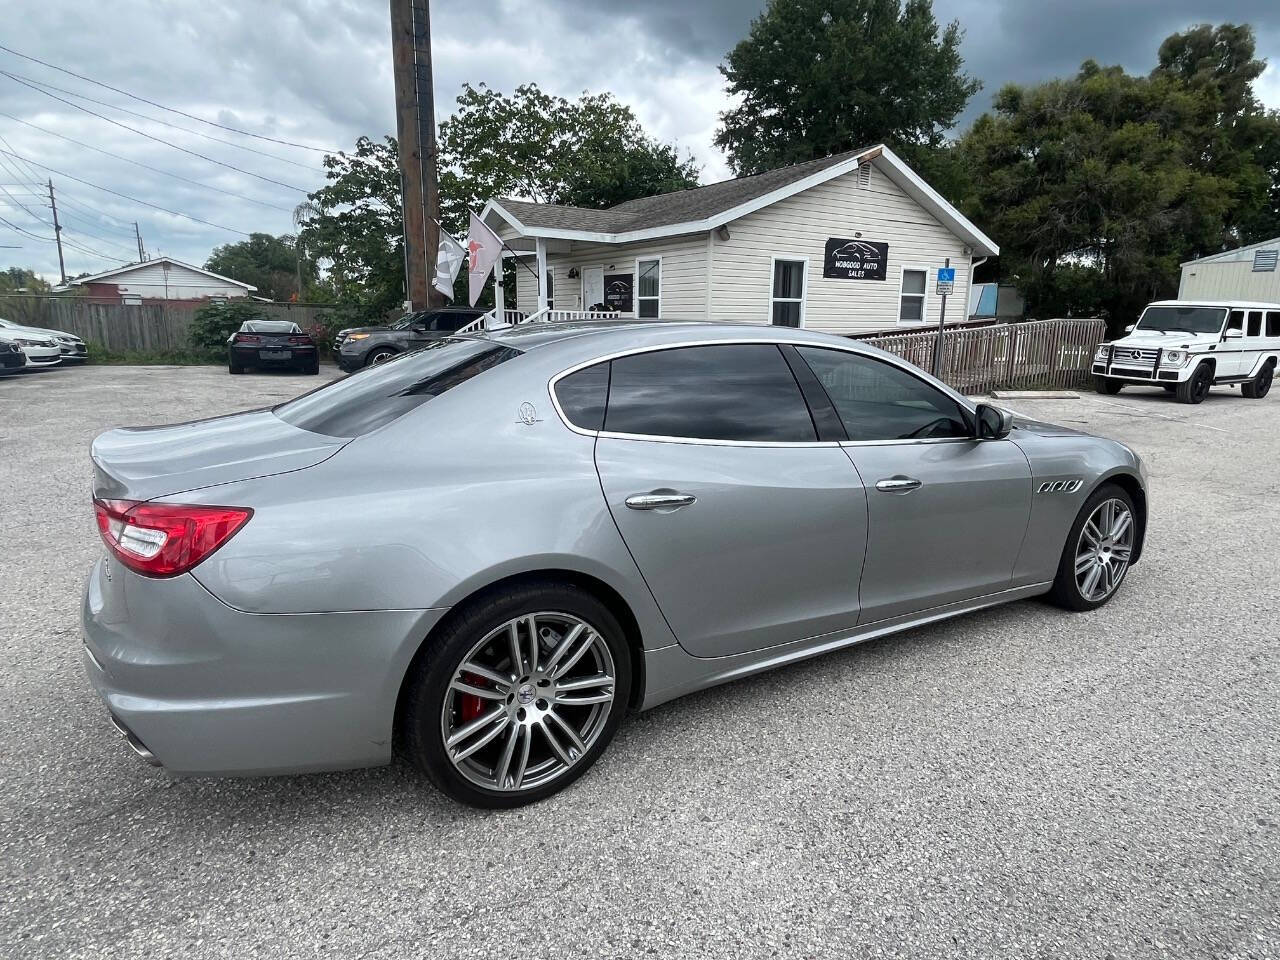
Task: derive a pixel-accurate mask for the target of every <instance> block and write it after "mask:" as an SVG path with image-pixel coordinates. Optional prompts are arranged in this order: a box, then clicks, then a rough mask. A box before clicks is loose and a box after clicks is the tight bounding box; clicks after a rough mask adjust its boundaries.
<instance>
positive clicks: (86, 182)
mask: <svg viewBox="0 0 1280 960" xmlns="http://www.w3.org/2000/svg"><path fill="white" fill-rule="evenodd" d="M0 153H3V154H8V155H9V156H11V157H17V158H18V159H19V160H22V161H23V162H25V163H29V164H32V165H34V166H37V167H39V168H40V169H41V170H46V171H48V172H49V173H52V174H53V175H54V176H58V177H66V178H67V179H68V180H74V181H75V182H76V183H83V184H84V185H85V186H86V187H93V189H95V190H101V191H102V192H103V193H109V194H112V195H113V196H117V197H120V198H121V199H122V200H128V201H129V202H130V203H140V204H142V205H143V206H144V207H152V208H153V209H155V210H159V211H161V212H162V213H168V214H171V215H173V216H175V217H182V218H183V219H185V220H191V221H193V222H195V223H202V224H204V225H205V226H206V227H214V228H216V229H218V230H225V231H227V232H228V233H235V234H239V235H240V236H242V237H247V236H250V234H248V233H245V232H244V231H243V230H237V229H236V228H235V227H226V226H223V225H222V224H220V223H214V222H212V221H211V220H201V219H200V218H199V217H193V216H192V215H191V214H189V213H182V212H181V211H178V210H170V209H169V208H168V207H162V206H160V205H159V204H158V203H152V202H151V201H149V200H139V199H138V198H137V197H131V196H129V195H128V194H127V193H121V192H120V191H118V190H112V189H111V188H110V187H104V186H101V185H100V184H97V183H93V182H91V181H89V180H82V179H81V178H80V177H73V176H72V175H71V174H69V173H63V172H62V171H61V170H55V169H54V168H53V167H50V166H46V165H45V164H43V163H36V161H34V160H27V159H26V158H25V157H22V156H20V155H18V154H16V153H13V152H11V151H9V150H0Z"/></svg>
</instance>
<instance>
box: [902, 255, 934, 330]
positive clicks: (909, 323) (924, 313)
mask: <svg viewBox="0 0 1280 960" xmlns="http://www.w3.org/2000/svg"><path fill="white" fill-rule="evenodd" d="M931 269H933V268H932V267H927V266H925V265H924V264H921V263H904V264H903V265H902V269H901V270H900V271H899V272H898V303H897V307H898V316H897V317H896V318H895V320H896V323H897V325H898V326H900V327H923V326H924V325H925V324H927V323H928V322H929V271H930V270H931ZM908 270H911V271H913V272H917V273H923V274H924V293H923V294H914V293H913V294H910V296H913V297H914V296H919V297H920V319H919V320H903V319H902V298H903V297H904V296H907V294H906V293H905V292H904V291H905V290H906V287H907V271H908Z"/></svg>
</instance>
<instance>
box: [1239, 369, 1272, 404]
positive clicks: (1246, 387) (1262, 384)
mask: <svg viewBox="0 0 1280 960" xmlns="http://www.w3.org/2000/svg"><path fill="white" fill-rule="evenodd" d="M1274 377H1275V367H1274V366H1273V365H1272V364H1270V363H1268V364H1267V365H1266V366H1265V367H1263V368H1262V369H1261V370H1259V371H1258V375H1257V376H1256V377H1254V378H1253V379H1252V380H1250V381H1249V382H1248V383H1242V384H1240V392H1241V393H1242V394H1243V395H1244V396H1246V397H1248V398H1249V399H1250V400H1261V399H1262V398H1263V397H1265V396H1266V395H1267V394H1268V393H1270V392H1271V381H1272V379H1274Z"/></svg>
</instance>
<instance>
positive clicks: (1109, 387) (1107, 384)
mask: <svg viewBox="0 0 1280 960" xmlns="http://www.w3.org/2000/svg"><path fill="white" fill-rule="evenodd" d="M1093 389H1095V390H1096V391H1098V393H1105V394H1106V395H1107V396H1109V397H1114V396H1115V395H1116V394H1117V393H1119V392H1120V391H1121V390H1123V389H1124V381H1123V380H1116V379H1114V378H1112V377H1094V378H1093Z"/></svg>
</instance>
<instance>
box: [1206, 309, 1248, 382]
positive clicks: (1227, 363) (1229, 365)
mask: <svg viewBox="0 0 1280 960" xmlns="http://www.w3.org/2000/svg"><path fill="white" fill-rule="evenodd" d="M1246 313H1247V311H1245V310H1232V311H1231V313H1230V314H1228V315H1227V325H1226V327H1225V328H1224V330H1223V334H1224V336H1223V340H1222V343H1221V344H1219V345H1218V349H1217V350H1215V351H1214V352H1213V354H1211V356H1214V357H1216V358H1217V359H1216V366H1215V370H1214V376H1215V377H1217V378H1219V379H1222V378H1229V377H1243V376H1244V375H1245V373H1246V372H1247V371H1246V370H1245V352H1244V351H1245V346H1244V344H1245V339H1244V336H1245V318H1246ZM1230 330H1238V331H1240V336H1239V337H1227V336H1225V334H1226V332H1227V331H1230Z"/></svg>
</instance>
